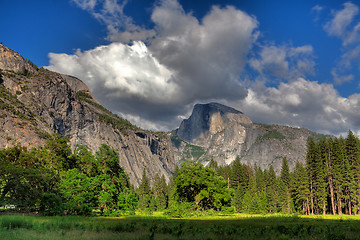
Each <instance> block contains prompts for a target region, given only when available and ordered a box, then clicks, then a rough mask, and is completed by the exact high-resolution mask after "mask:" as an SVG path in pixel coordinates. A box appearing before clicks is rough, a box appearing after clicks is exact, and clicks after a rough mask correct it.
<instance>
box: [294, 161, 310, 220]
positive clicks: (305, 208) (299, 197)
mask: <svg viewBox="0 0 360 240" xmlns="http://www.w3.org/2000/svg"><path fill="white" fill-rule="evenodd" d="M293 176H294V186H293V190H292V192H293V196H294V201H295V205H296V206H297V207H298V209H297V210H299V211H301V212H302V213H303V214H310V188H309V176H308V175H307V171H306V169H305V167H304V166H303V165H302V164H301V163H299V162H296V166H295V170H294V175H293Z"/></svg>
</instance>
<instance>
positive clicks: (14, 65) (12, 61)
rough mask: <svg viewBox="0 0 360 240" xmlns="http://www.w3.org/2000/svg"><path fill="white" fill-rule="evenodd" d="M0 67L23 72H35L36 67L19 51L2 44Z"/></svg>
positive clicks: (0, 47)
mask: <svg viewBox="0 0 360 240" xmlns="http://www.w3.org/2000/svg"><path fill="white" fill-rule="evenodd" d="M0 69H6V70H11V71H14V72H21V73H34V72H35V71H36V69H34V67H33V66H31V64H30V63H28V62H26V61H25V59H24V58H23V57H22V56H21V55H20V54H19V53H17V52H15V51H13V50H11V49H9V48H7V47H5V46H4V45H2V44H0Z"/></svg>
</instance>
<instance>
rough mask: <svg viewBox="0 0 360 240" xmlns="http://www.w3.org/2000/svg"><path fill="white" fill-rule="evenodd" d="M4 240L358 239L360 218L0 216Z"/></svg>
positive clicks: (294, 216)
mask: <svg viewBox="0 0 360 240" xmlns="http://www.w3.org/2000/svg"><path fill="white" fill-rule="evenodd" d="M0 236H1V239H2V240H5V239H11V240H16V239H22V240H23V239H40V240H41V239H44V240H45V239H49V240H50V239H51V240H57V239H69V240H71V239H74V240H75V239H125V240H126V239H193V240H194V239H332V240H334V239H335V240H336V239H342V240H343V239H360V216H348V215H343V216H330V215H326V216H302V215H301V216H298V215H245V214H233V215H227V216H192V217H188V218H169V217H165V216H163V215H161V214H156V213H154V215H153V216H138V215H137V216H127V217H117V218H110V217H79V216H54V217H44V216H31V215H30V216H24V215H1V216H0Z"/></svg>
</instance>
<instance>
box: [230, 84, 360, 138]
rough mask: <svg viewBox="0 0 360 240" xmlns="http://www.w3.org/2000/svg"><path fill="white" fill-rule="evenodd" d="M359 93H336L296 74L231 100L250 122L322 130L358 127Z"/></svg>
mask: <svg viewBox="0 0 360 240" xmlns="http://www.w3.org/2000/svg"><path fill="white" fill-rule="evenodd" d="M359 103H360V94H354V95H352V96H350V97H348V98H343V97H341V96H339V94H338V92H337V90H336V89H334V87H333V86H332V85H330V84H319V83H318V82H314V81H309V80H305V79H304V78H298V79H296V80H294V81H291V82H289V83H281V84H280V85H279V86H278V87H277V88H275V87H271V88H265V89H263V90H262V91H259V90H258V89H257V90H253V89H249V94H248V96H247V97H246V98H245V99H244V100H242V101H240V102H237V103H234V102H233V103H232V104H233V105H235V106H236V107H237V108H238V109H239V110H241V111H243V112H244V113H245V114H247V115H248V116H249V117H250V118H251V119H252V120H253V121H254V122H262V123H276V124H284V125H290V126H299V127H306V128H309V129H312V130H316V131H320V132H322V133H326V134H341V133H344V132H347V131H348V130H349V129H352V130H354V131H358V130H360V105H359Z"/></svg>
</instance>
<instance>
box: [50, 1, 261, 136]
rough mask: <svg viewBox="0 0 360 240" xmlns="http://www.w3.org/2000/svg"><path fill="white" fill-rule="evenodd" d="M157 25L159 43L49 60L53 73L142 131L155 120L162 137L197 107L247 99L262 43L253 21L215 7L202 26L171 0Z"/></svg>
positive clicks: (159, 11) (158, 11)
mask: <svg viewBox="0 0 360 240" xmlns="http://www.w3.org/2000/svg"><path fill="white" fill-rule="evenodd" d="M105 8H107V7H106V6H105V7H104V9H105ZM106 11H107V10H106ZM114 11H115V12H121V10H114ZM109 14H113V13H112V12H109ZM114 14H115V13H114ZM152 20H153V21H154V24H155V28H154V31H156V36H155V37H154V39H152V40H151V41H150V42H149V43H148V45H145V44H144V43H143V42H140V41H137V42H133V44H132V45H127V44H123V43H120V42H114V43H112V44H110V45H108V46H100V47H97V48H95V49H92V50H88V51H84V52H82V51H80V50H79V51H78V52H76V53H75V54H74V55H66V54H54V53H51V54H49V58H50V64H51V65H50V66H49V69H51V70H54V71H58V72H62V73H66V74H70V75H74V76H76V77H79V78H80V79H82V80H83V81H84V82H85V83H86V84H87V85H88V86H89V87H90V89H91V90H92V91H93V93H94V95H95V96H96V97H97V98H98V99H99V100H100V102H102V103H103V104H104V105H105V106H106V107H109V108H110V109H111V110H113V111H114V112H121V113H122V114H123V115H124V116H129V118H131V119H133V120H134V121H135V122H138V120H137V119H138V117H141V119H143V120H144V121H143V124H139V125H140V126H142V127H147V126H150V127H151V128H154V126H153V125H151V124H149V122H148V123H146V121H147V120H149V121H150V120H151V121H153V122H155V123H156V126H157V127H158V128H159V129H163V130H164V129H165V130H168V129H171V128H175V127H177V126H178V125H179V123H180V119H179V118H178V116H179V115H181V114H184V112H187V111H188V110H189V109H191V107H192V104H193V103H194V102H197V101H206V100H207V99H217V100H219V99H232V100H239V99H243V98H244V97H245V96H246V94H247V91H246V89H245V88H244V87H243V86H242V85H241V84H240V82H239V77H240V74H241V73H242V70H243V69H244V66H245V64H246V62H247V54H248V53H249V50H250V49H251V47H252V44H253V42H254V41H255V39H256V37H257V33H256V28H257V25H258V23H257V21H256V19H255V18H254V17H251V16H249V15H247V14H246V13H244V12H242V11H240V10H236V9H235V8H233V7H226V8H219V7H213V8H212V10H211V11H210V12H209V13H208V14H207V15H206V16H205V17H204V18H203V19H202V22H199V21H198V20H197V19H196V18H195V17H193V16H192V15H191V14H187V13H185V12H184V10H183V9H182V7H181V6H180V5H179V4H178V2H177V1H173V0H166V1H162V2H161V5H158V6H156V7H155V9H154V11H153V14H152Z"/></svg>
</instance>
